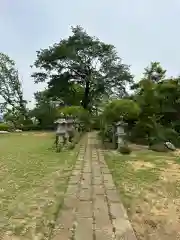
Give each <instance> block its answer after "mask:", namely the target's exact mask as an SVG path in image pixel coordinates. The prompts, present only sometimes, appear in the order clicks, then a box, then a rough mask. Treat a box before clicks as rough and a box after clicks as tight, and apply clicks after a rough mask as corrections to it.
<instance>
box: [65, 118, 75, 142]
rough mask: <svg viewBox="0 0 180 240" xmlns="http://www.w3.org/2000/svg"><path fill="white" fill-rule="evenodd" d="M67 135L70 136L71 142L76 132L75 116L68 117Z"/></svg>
mask: <svg viewBox="0 0 180 240" xmlns="http://www.w3.org/2000/svg"><path fill="white" fill-rule="evenodd" d="M66 127H67V136H68V140H69V142H72V140H73V138H74V134H75V132H74V131H75V124H74V119H73V116H71V115H69V116H68V117H67V124H66Z"/></svg>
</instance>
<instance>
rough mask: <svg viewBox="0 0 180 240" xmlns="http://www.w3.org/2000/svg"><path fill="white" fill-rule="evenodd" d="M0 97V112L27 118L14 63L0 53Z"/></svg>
mask: <svg viewBox="0 0 180 240" xmlns="http://www.w3.org/2000/svg"><path fill="white" fill-rule="evenodd" d="M0 96H1V101H2V103H1V110H3V111H4V112H6V113H7V112H8V113H9V112H11V114H12V115H20V116H23V118H24V119H26V118H27V109H26V104H27V102H26V101H25V100H24V98H23V90H22V84H21V82H20V80H19V75H18V70H17V69H16V66H15V62H14V61H13V60H12V59H10V57H9V56H8V55H6V54H3V53H0Z"/></svg>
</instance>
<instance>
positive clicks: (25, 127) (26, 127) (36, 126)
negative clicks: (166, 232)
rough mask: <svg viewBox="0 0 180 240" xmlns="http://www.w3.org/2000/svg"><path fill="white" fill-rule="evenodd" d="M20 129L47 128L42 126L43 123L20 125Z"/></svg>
mask: <svg viewBox="0 0 180 240" xmlns="http://www.w3.org/2000/svg"><path fill="white" fill-rule="evenodd" d="M20 129H22V130H23V131H40V130H44V129H45V128H42V126H41V125H37V124H28V125H24V126H22V127H20Z"/></svg>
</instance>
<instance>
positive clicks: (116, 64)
mask: <svg viewBox="0 0 180 240" xmlns="http://www.w3.org/2000/svg"><path fill="white" fill-rule="evenodd" d="M34 65H35V67H36V68H39V69H41V70H42V71H41V72H35V73H34V74H33V77H34V79H35V82H36V83H38V82H44V81H46V80H48V89H49V93H50V95H51V96H53V97H58V98H61V99H63V100H65V99H67V96H68V94H69V93H72V92H74V93H75V95H77V93H79V90H77V88H74V87H75V86H77V84H78V86H80V88H81V89H80V92H81V93H82V92H83V94H80V95H79V96H80V98H81V103H82V106H83V108H84V109H87V110H88V111H91V110H92V107H93V105H95V104H96V103H97V102H98V103H99V102H100V101H101V100H102V99H103V97H104V96H108V97H109V96H110V95H111V96H112V95H116V96H123V95H125V94H126V89H125V85H126V83H129V82H132V79H133V77H132V75H131V73H130V71H129V66H127V65H125V64H123V63H122V61H121V58H119V57H118V56H117V52H116V49H115V47H114V46H112V45H110V44H105V43H103V42H101V41H100V40H99V39H97V38H95V37H91V36H89V35H88V34H87V32H86V31H85V30H84V29H83V28H81V27H80V26H76V27H72V35H71V36H69V37H68V38H67V39H63V40H61V41H60V42H59V43H57V44H54V45H53V46H51V47H49V48H47V49H42V50H40V51H38V52H37V60H36V61H35V64H34ZM72 89H73V91H72ZM81 90H83V91H81Z"/></svg>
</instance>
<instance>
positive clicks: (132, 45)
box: [0, 0, 180, 106]
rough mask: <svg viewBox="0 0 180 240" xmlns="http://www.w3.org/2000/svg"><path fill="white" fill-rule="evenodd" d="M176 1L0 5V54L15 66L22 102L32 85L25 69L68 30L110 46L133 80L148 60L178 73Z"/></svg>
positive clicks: (33, 0)
mask: <svg viewBox="0 0 180 240" xmlns="http://www.w3.org/2000/svg"><path fill="white" fill-rule="evenodd" d="M179 22H180V1H179V0H171V1H170V0H166V1H163V0H158V1H157V0H136V1H135V0H111V1H109V0H91V1H90V0H89V1H87V0H71V1H70V0H68V1H65V0H51V1H50V0H30V1H27V0H1V1H0V36H1V37H0V51H1V52H4V53H6V54H8V55H9V56H10V57H11V58H12V59H14V60H15V61H16V64H17V67H18V69H19V73H20V77H21V79H22V81H23V88H24V94H25V98H26V99H28V100H32V102H31V104H30V106H32V105H33V93H34V92H35V91H37V90H38V89H42V88H43V85H42V86H38V85H35V84H34V83H33V79H31V77H30V75H31V72H32V69H31V68H30V65H31V64H32V63H33V62H34V60H35V58H36V50H39V49H40V48H46V47H48V46H49V45H51V44H53V43H55V42H57V41H59V40H60V39H61V38H64V37H67V36H68V35H69V33H70V26H71V25H81V26H82V27H84V28H85V29H86V30H87V31H88V33H89V34H91V35H95V36H97V37H99V38H100V39H101V40H102V41H105V42H107V43H111V44H113V45H115V47H116V48H117V51H118V53H119V56H120V57H121V58H122V59H123V61H124V63H127V64H130V65H131V70H132V73H133V74H135V76H136V79H139V77H140V76H141V74H142V72H143V69H144V67H146V66H147V65H148V64H149V63H150V62H151V61H160V62H161V63H162V65H163V67H164V68H166V69H167V71H168V72H167V73H168V75H169V76H172V75H173V76H174V75H179V74H180V61H179V60H180V58H179V56H180V31H179Z"/></svg>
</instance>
